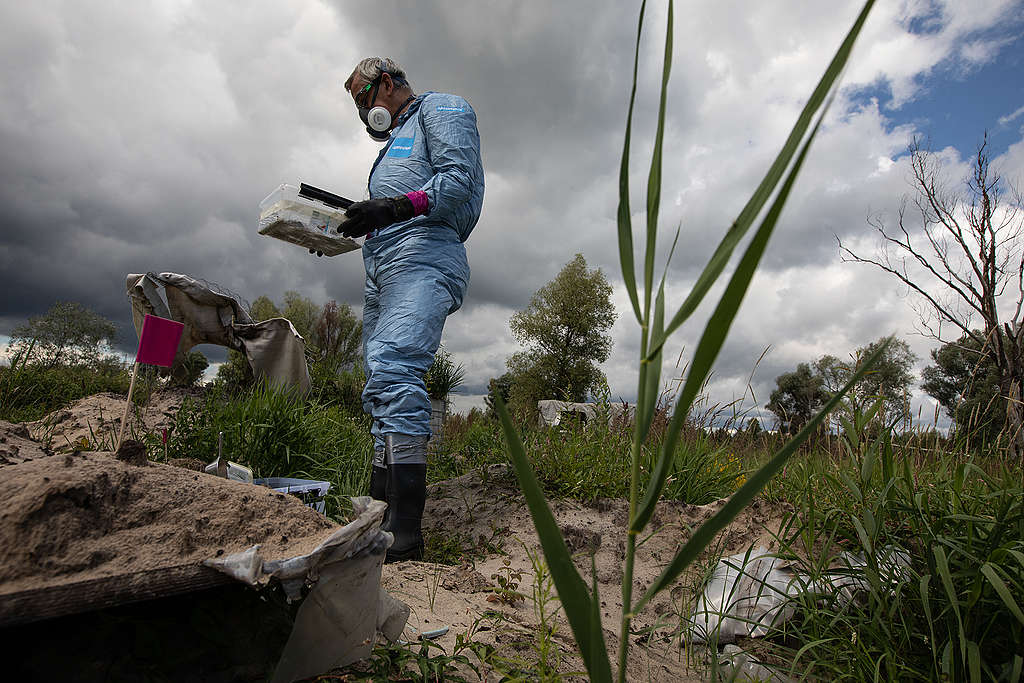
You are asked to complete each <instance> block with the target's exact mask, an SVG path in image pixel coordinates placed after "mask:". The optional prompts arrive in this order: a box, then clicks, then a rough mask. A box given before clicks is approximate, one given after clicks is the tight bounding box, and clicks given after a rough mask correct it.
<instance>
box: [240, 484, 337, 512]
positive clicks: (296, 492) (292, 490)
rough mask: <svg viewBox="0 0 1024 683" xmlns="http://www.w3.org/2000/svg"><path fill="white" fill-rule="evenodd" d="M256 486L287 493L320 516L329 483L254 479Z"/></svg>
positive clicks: (324, 505) (324, 504)
mask: <svg viewBox="0 0 1024 683" xmlns="http://www.w3.org/2000/svg"><path fill="white" fill-rule="evenodd" d="M252 483H254V484H256V485H257V486H266V487H267V488H271V489H274V490H275V491H277V492H278V493H287V494H289V495H292V496H295V497H296V498H298V499H299V500H301V501H302V502H303V503H305V504H306V506H307V507H311V508H313V509H314V510H316V511H317V512H319V513H320V514H324V509H325V507H326V505H327V503H326V502H325V501H324V497H325V496H326V495H327V491H328V489H330V488H331V483H330V482H328V481H314V480H312V479H294V478H292V477H266V478H265V479H254V480H253V482H252Z"/></svg>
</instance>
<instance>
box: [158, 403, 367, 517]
mask: <svg viewBox="0 0 1024 683" xmlns="http://www.w3.org/2000/svg"><path fill="white" fill-rule="evenodd" d="M220 432H223V433H224V451H223V452H224V456H225V457H226V458H228V459H229V460H233V461H235V462H238V463H241V464H243V465H246V466H248V467H251V468H252V470H253V473H254V475H255V476H256V477H297V478H301V479H314V480H317V481H328V482H330V483H331V489H330V491H329V493H328V497H327V509H326V513H327V515H328V516H329V517H332V518H335V519H339V520H341V519H344V518H345V516H346V515H347V513H348V512H349V511H350V510H351V505H350V503H349V501H348V497H349V496H357V495H364V494H365V492H366V489H367V486H368V483H369V479H370V462H371V454H372V452H373V442H372V439H371V437H370V434H369V422H368V419H367V418H366V417H365V416H362V415H361V414H355V413H353V412H349V411H346V410H343V409H342V408H340V407H338V406H337V405H330V404H324V403H321V402H320V401H318V400H315V399H314V400H306V399H305V398H303V397H302V396H300V395H298V394H297V393H296V392H294V391H283V390H280V389H277V388H273V387H268V386H267V385H266V384H264V383H257V384H255V385H254V386H253V387H252V388H251V389H250V390H248V391H244V392H241V393H234V392H232V393H222V392H218V391H211V392H209V393H207V394H206V396H205V397H204V398H203V399H202V400H200V401H192V400H191V399H186V400H185V403H183V405H182V406H181V408H180V409H179V410H178V413H177V415H176V417H175V424H174V429H173V430H172V431H171V438H170V439H169V441H168V448H167V452H168V457H170V458H176V457H190V458H199V459H200V460H203V461H204V462H210V461H212V460H213V459H214V458H215V457H216V456H217V438H218V434H219V433H220Z"/></svg>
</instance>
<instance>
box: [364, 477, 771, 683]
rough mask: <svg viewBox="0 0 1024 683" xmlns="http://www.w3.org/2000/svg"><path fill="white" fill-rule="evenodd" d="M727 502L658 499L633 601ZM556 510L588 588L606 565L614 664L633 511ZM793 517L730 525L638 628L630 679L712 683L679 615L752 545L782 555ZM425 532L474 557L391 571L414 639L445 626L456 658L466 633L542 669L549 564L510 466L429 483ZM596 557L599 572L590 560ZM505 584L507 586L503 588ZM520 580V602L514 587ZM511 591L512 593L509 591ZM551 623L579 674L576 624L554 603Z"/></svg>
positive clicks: (761, 512)
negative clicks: (542, 563)
mask: <svg viewBox="0 0 1024 683" xmlns="http://www.w3.org/2000/svg"><path fill="white" fill-rule="evenodd" d="M724 502H725V501H724V500H722V501H718V502H716V503H712V504H710V505H701V506H697V505H684V504H679V503H673V502H666V503H660V504H659V505H658V507H657V510H656V512H655V514H654V517H653V519H652V523H651V526H650V528H649V533H650V535H649V536H648V537H647V538H646V540H644V542H643V543H642V545H641V546H640V547H639V548H638V550H637V553H636V560H635V565H634V577H633V578H634V589H633V590H634V593H633V596H634V597H633V599H634V600H635V599H636V598H637V597H639V596H640V595H642V594H643V591H644V590H645V589H646V588H647V587H648V586H649V585H650V584H651V583H652V582H653V581H654V579H656V578H657V576H658V575H659V574H660V572H661V570H662V568H663V567H664V566H665V564H667V563H668V561H669V560H670V559H671V558H672V557H673V555H674V554H675V552H676V550H677V549H678V548H679V547H680V546H681V544H682V543H684V542H685V541H686V540H687V539H688V538H689V536H690V533H691V530H692V529H694V528H695V527H696V526H698V525H699V524H700V523H701V522H703V521H704V520H706V519H708V518H709V517H710V516H712V515H713V514H714V513H715V512H717V511H718V510H719V509H720V508H721V506H722V504H724ZM552 509H553V512H554V515H555V518H556V520H557V521H558V524H559V526H560V527H561V529H562V533H563V535H564V537H565V538H566V541H567V545H568V546H569V549H570V551H571V552H573V553H574V558H575V563H576V567H577V569H578V570H579V571H580V573H581V575H582V576H583V578H584V580H585V581H586V582H587V583H588V584H589V583H590V581H591V567H592V566H596V568H597V579H598V586H599V592H600V597H601V605H602V609H601V616H602V624H603V626H604V637H605V642H606V644H607V646H608V650H609V653H610V654H611V656H612V657H613V661H614V658H615V657H617V652H618V642H617V638H616V636H615V634H616V633H618V631H619V626H620V622H621V619H622V593H621V581H622V574H623V569H622V567H623V558H624V556H625V543H626V533H625V531H624V529H625V526H626V520H627V516H628V505H627V503H626V501H622V500H601V501H598V502H597V504H595V505H592V506H587V505H581V504H578V503H575V502H572V501H564V500H559V501H553V502H552ZM786 512H787V511H786V510H785V509H780V508H772V507H769V506H768V505H766V504H764V503H762V502H755V503H754V504H753V505H751V506H750V507H748V508H747V509H746V510H745V511H744V512H743V513H742V514H741V515H740V517H738V518H737V519H736V520H735V521H734V522H733V523H732V524H730V525H729V527H727V528H726V529H725V530H724V531H723V532H722V534H720V536H719V537H718V539H717V540H716V542H715V544H714V546H713V547H712V548H709V550H708V551H707V552H706V553H705V555H704V556H703V557H702V558H701V560H699V561H698V562H697V563H696V564H695V565H694V566H693V567H692V569H691V570H690V571H688V572H686V573H684V574H683V576H682V578H680V579H679V580H677V582H676V583H675V584H674V585H673V588H672V589H671V590H669V591H665V592H663V593H661V594H660V595H659V596H657V597H656V598H654V599H653V600H652V601H651V602H650V603H649V605H648V606H647V607H646V608H645V609H644V610H643V611H642V612H641V613H640V614H639V615H637V616H636V618H635V619H634V621H633V625H632V630H633V636H632V637H631V639H630V641H631V643H632V645H631V649H630V666H629V679H630V680H657V681H700V680H703V677H702V675H701V674H702V671H703V667H704V660H705V651H704V649H703V647H696V648H693V649H692V650H691V651H689V652H688V651H687V649H686V648H685V647H682V646H681V642H680V638H679V627H680V620H681V615H683V614H686V613H687V609H688V607H689V602H690V600H691V599H692V598H693V596H694V593H695V589H696V586H697V584H698V582H699V581H700V578H701V576H702V575H703V571H704V570H705V569H706V568H708V567H709V566H710V565H711V564H713V563H714V562H716V561H717V559H718V557H719V556H721V555H724V554H732V553H736V552H742V551H745V550H746V549H748V548H750V547H752V546H753V547H756V546H759V545H760V546H765V547H767V548H769V549H773V548H776V547H777V544H776V543H775V540H774V536H773V534H774V533H776V532H777V531H778V529H779V525H780V523H781V521H782V518H783V515H784V514H785V513H786ZM424 528H425V531H426V532H427V533H430V534H439V535H441V536H443V537H452V536H457V537H458V538H460V539H462V542H463V545H464V547H472V550H471V551H470V552H469V553H467V554H466V555H465V556H464V559H463V562H462V564H461V566H443V565H433V564H427V563H422V562H403V563H399V564H395V565H386V566H385V568H384V574H383V579H382V581H383V584H384V587H385V588H386V589H387V590H388V591H389V592H391V593H392V594H393V595H395V596H396V597H398V598H400V599H401V600H403V601H405V602H406V603H407V604H408V605H409V606H410V607H411V608H412V611H413V614H412V617H411V618H410V621H409V624H410V628H409V629H408V630H407V633H408V636H409V637H410V638H412V637H415V636H416V630H417V629H418V630H419V631H431V630H434V629H438V628H442V627H448V629H449V631H448V633H447V635H445V636H443V637H441V638H439V639H437V641H436V642H437V643H439V644H440V645H442V646H444V647H445V648H446V649H447V650H448V651H449V652H451V651H452V649H453V648H454V647H455V646H456V644H457V639H458V637H459V636H460V635H462V636H463V638H465V637H466V634H472V635H473V637H474V639H475V640H477V641H478V642H484V643H488V644H491V645H494V646H495V647H496V648H497V649H498V650H497V651H498V653H499V654H501V655H503V656H506V657H509V658H513V659H515V658H519V659H523V660H526V661H536V659H537V653H536V652H535V650H534V646H535V644H536V640H537V639H536V635H537V634H538V633H539V632H540V630H539V623H540V619H539V614H538V602H539V601H538V600H537V599H536V598H535V597H534V596H535V595H536V593H535V587H536V585H537V576H536V574H537V572H536V571H535V568H534V562H533V561H531V557H532V558H533V560H536V559H537V558H539V557H540V556H541V554H540V544H539V541H538V539H537V536H536V532H535V530H534V527H533V522H532V519H531V518H530V515H529V512H528V511H527V509H526V504H525V501H524V499H523V497H522V495H521V494H520V493H519V491H518V487H517V485H516V482H515V478H514V475H513V474H512V473H511V471H510V469H509V468H506V467H504V466H492V467H491V468H490V469H489V470H487V471H486V472H484V473H472V474H467V475H465V476H462V477H460V478H458V479H453V480H450V481H446V482H441V483H438V484H435V485H433V486H432V487H430V490H429V492H428V501H427V508H426V512H425V514H424ZM591 557H593V562H594V564H593V565H592V564H591ZM499 577H500V578H503V579H505V581H506V585H505V586H504V587H503V586H502V585H501V581H500V580H499ZM509 581H511V582H512V583H513V584H517V585H516V586H515V592H516V593H519V594H520V595H521V596H522V598H521V599H517V598H516V597H515V596H514V595H512V594H511V593H510V592H509V590H507V589H508V588H510V587H511V584H510V583H508V582H509ZM503 588H505V590H502V589H503ZM548 612H549V613H550V614H551V615H552V616H553V623H554V624H555V627H556V628H555V634H554V636H553V638H552V642H553V644H555V645H557V650H558V657H560V659H561V663H560V665H559V666H558V669H559V670H560V671H562V672H571V671H579V670H581V669H582V663H581V661H580V660H579V658H578V657H577V656H576V655H575V647H574V645H573V644H572V637H571V630H570V628H569V624H568V621H566V619H565V617H564V614H563V613H562V612H561V610H560V608H559V607H558V603H557V602H552V603H551V604H549V605H548Z"/></svg>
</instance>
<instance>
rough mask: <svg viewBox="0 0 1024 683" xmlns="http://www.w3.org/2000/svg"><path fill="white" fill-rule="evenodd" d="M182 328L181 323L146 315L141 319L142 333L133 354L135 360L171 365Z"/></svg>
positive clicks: (183, 328) (150, 363)
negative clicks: (136, 351)
mask: <svg viewBox="0 0 1024 683" xmlns="http://www.w3.org/2000/svg"><path fill="white" fill-rule="evenodd" d="M184 330H185V325H184V324H183V323H179V322H177V321H174V320H168V319H167V318H158V317H157V316H155V315H147V316H146V318H145V320H143V321H142V335H141V336H140V337H139V352H138V353H137V354H135V362H136V363H147V364H149V365H161V366H163V367H165V368H169V367H171V365H172V364H173V363H174V356H175V354H176V353H177V352H178V342H180V341H181V333H182V332H183V331H184Z"/></svg>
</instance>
